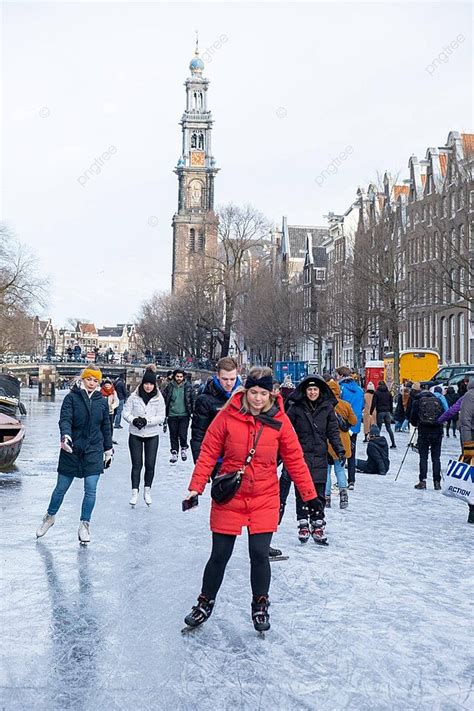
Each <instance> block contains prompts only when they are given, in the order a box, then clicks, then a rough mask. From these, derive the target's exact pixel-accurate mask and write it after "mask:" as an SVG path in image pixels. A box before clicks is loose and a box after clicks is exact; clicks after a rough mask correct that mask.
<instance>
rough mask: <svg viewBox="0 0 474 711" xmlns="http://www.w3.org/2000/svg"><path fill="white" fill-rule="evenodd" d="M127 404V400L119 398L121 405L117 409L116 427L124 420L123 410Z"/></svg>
mask: <svg viewBox="0 0 474 711" xmlns="http://www.w3.org/2000/svg"><path fill="white" fill-rule="evenodd" d="M124 405H125V400H119V406H118V407H117V409H116V410H115V427H118V426H119V425H120V423H121V421H122V410H123V406H124Z"/></svg>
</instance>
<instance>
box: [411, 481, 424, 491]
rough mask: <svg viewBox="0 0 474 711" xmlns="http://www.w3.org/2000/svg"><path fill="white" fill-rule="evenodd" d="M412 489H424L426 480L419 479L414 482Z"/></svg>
mask: <svg viewBox="0 0 474 711" xmlns="http://www.w3.org/2000/svg"><path fill="white" fill-rule="evenodd" d="M413 488H414V489H426V481H425V480H424V479H421V480H420V481H419V482H418V484H415V486H414V487H413Z"/></svg>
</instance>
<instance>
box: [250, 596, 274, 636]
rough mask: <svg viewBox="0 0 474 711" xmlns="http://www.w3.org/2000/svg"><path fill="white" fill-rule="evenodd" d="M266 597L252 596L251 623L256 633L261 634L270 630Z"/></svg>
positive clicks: (268, 604)
mask: <svg viewBox="0 0 474 711" xmlns="http://www.w3.org/2000/svg"><path fill="white" fill-rule="evenodd" d="M269 606H270V601H269V599H268V595H254V596H253V599H252V622H253V626H254V627H255V629H256V631H257V632H260V633H263V632H266V631H267V630H269V629H270V615H269V614H268V608H269Z"/></svg>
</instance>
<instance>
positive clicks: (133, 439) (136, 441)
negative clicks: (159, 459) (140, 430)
mask: <svg viewBox="0 0 474 711" xmlns="http://www.w3.org/2000/svg"><path fill="white" fill-rule="evenodd" d="M159 440H160V438H159V436H158V435H155V436H154V437H139V436H138V435H133V434H131V435H129V436H128V447H129V449H130V456H131V458H132V489H139V488H140V474H141V471H142V466H143V451H145V486H151V485H152V484H153V477H154V476H155V464H156V455H157V454H158V445H159Z"/></svg>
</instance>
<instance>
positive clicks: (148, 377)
mask: <svg viewBox="0 0 474 711" xmlns="http://www.w3.org/2000/svg"><path fill="white" fill-rule="evenodd" d="M143 383H151V384H152V385H156V373H154V372H153V371H152V370H145V372H144V374H143V378H142V385H143Z"/></svg>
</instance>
